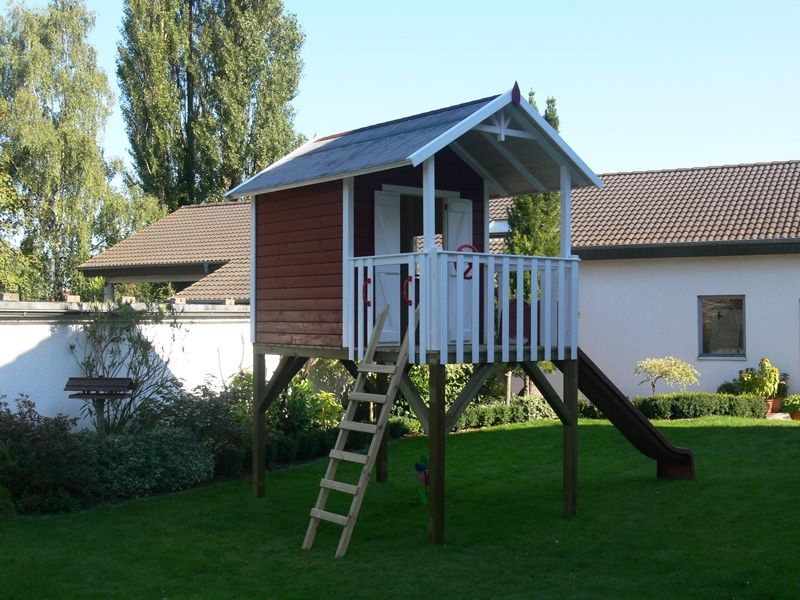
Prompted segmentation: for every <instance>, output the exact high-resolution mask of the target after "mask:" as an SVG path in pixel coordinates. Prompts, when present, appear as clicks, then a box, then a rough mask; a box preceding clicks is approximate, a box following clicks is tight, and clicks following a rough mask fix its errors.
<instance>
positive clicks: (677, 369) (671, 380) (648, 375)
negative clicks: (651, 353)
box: [634, 356, 700, 395]
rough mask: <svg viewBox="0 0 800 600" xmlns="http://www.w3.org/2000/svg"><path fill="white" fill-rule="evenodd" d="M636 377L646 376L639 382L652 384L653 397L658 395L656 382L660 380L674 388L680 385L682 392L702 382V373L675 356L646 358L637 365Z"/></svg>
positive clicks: (640, 383)
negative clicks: (675, 385)
mask: <svg viewBox="0 0 800 600" xmlns="http://www.w3.org/2000/svg"><path fill="white" fill-rule="evenodd" d="M634 373H635V374H636V375H644V376H645V378H644V379H642V381H640V382H639V385H642V384H643V383H648V382H649V383H650V388H651V389H652V391H653V395H655V393H656V382H657V381H658V380H659V379H662V380H664V382H665V383H666V384H667V385H669V386H672V385H674V384H676V383H677V384H678V385H679V386H680V387H681V390H682V391H685V390H686V387H687V386H689V385H697V384H698V383H699V382H700V373H698V372H697V369H695V368H694V367H693V366H692V365H690V364H689V363H687V362H686V361H683V360H681V359H679V358H675V357H673V356H665V357H663V358H645V359H644V360H640V361H639V362H638V363H636V369H635V370H634Z"/></svg>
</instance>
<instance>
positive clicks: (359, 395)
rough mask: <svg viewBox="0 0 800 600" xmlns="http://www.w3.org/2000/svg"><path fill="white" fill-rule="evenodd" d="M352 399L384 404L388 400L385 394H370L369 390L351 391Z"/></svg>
mask: <svg viewBox="0 0 800 600" xmlns="http://www.w3.org/2000/svg"><path fill="white" fill-rule="evenodd" d="M350 400H355V401H356V402H374V403H375V404H383V403H384V402H386V395H385V394H370V393H369V392H350Z"/></svg>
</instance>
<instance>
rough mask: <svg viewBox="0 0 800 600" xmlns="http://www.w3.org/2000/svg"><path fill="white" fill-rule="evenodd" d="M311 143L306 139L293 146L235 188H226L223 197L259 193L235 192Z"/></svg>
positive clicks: (241, 196) (238, 196)
mask: <svg viewBox="0 0 800 600" xmlns="http://www.w3.org/2000/svg"><path fill="white" fill-rule="evenodd" d="M315 139H316V138H315ZM313 143H314V140H308V141H307V142H306V143H305V144H301V145H300V146H298V147H297V148H295V149H294V150H292V151H291V152H289V154H287V155H285V156H283V157H282V158H279V159H278V160H276V161H275V162H274V163H272V164H271V165H267V166H266V167H264V168H263V169H261V170H260V171H259V172H258V173H256V174H255V175H253V176H252V177H248V178H247V180H245V181H243V182H242V183H240V184H239V185H237V186H236V187H235V188H233V189H231V190H228V192H227V193H226V194H225V198H230V199H234V200H235V199H237V198H245V197H247V196H254V195H255V194H257V193H260V192H246V193H244V194H241V193H239V192H237V190H238V189H239V188H241V187H244V186H245V185H247V184H248V183H250V182H251V181H253V180H254V179H255V178H256V177H259V176H261V175H262V174H264V173H266V172H267V171H269V170H270V169H274V168H275V167H277V166H278V165H282V164H283V163H285V162H286V161H287V160H289V159H291V158H293V157H294V156H296V155H297V154H300V152H301V151H302V150H305V149H306V147H307V146H310V145H311V144H313Z"/></svg>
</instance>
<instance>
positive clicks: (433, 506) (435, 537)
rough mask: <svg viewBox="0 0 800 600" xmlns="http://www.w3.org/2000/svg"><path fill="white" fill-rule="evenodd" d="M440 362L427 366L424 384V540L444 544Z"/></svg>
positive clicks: (442, 381) (443, 379)
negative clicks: (426, 479) (427, 421)
mask: <svg viewBox="0 0 800 600" xmlns="http://www.w3.org/2000/svg"><path fill="white" fill-rule="evenodd" d="M446 379H447V374H446V371H445V367H444V365H431V366H430V380H429V384H428V391H429V398H430V401H429V402H430V428H429V430H428V471H429V481H430V483H429V485H428V542H429V543H431V544H444V443H445V436H446V435H447V432H446V431H445V410H444V409H445V398H444V390H445V382H446Z"/></svg>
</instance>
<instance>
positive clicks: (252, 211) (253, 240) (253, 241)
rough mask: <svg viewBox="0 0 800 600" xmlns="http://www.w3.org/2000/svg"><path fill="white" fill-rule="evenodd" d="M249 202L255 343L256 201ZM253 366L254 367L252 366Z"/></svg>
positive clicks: (253, 340)
mask: <svg viewBox="0 0 800 600" xmlns="http://www.w3.org/2000/svg"><path fill="white" fill-rule="evenodd" d="M257 201H258V196H253V200H252V202H250V343H251V344H255V343H256V202H257ZM254 368H255V367H254Z"/></svg>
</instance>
